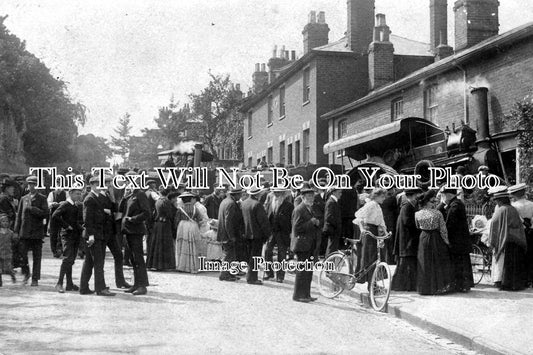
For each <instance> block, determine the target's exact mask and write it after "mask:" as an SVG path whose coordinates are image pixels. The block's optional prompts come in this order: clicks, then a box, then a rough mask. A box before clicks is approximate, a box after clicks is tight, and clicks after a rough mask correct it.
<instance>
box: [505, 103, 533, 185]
mask: <svg viewBox="0 0 533 355" xmlns="http://www.w3.org/2000/svg"><path fill="white" fill-rule="evenodd" d="M505 121H507V122H509V123H510V124H511V126H512V127H513V128H514V129H515V130H517V131H518V135H517V137H516V139H517V143H518V144H517V149H518V152H519V160H518V164H519V166H520V181H522V182H526V183H530V182H531V181H532V179H533V168H532V167H531V166H532V164H533V97H531V96H526V97H525V98H524V99H523V100H521V101H518V102H517V103H515V105H514V107H513V108H512V110H511V112H510V113H509V114H508V115H506V116H505ZM530 192H531V191H530Z"/></svg>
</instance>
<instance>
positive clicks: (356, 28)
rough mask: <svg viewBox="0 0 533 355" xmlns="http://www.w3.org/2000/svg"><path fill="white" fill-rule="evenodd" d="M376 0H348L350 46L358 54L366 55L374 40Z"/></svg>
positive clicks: (347, 32)
mask: <svg viewBox="0 0 533 355" xmlns="http://www.w3.org/2000/svg"><path fill="white" fill-rule="evenodd" d="M374 7H375V1H374V0H348V28H347V31H346V36H347V37H348V46H349V48H350V50H351V51H352V52H354V53H355V54H357V55H364V54H366V53H367V51H368V46H369V44H370V43H371V42H372V34H373V31H374V11H375V10H374Z"/></svg>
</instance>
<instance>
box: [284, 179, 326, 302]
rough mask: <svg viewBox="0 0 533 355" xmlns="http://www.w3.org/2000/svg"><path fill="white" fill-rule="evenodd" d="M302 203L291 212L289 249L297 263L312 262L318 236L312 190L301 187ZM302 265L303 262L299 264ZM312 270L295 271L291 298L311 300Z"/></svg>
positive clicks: (318, 223) (318, 221)
mask: <svg viewBox="0 0 533 355" xmlns="http://www.w3.org/2000/svg"><path fill="white" fill-rule="evenodd" d="M300 193H301V195H302V203H300V204H299V205H298V206H297V207H296V208H295V209H294V211H293V213H292V240H291V249H292V251H293V252H294V253H295V254H296V257H297V260H298V263H312V261H313V259H315V258H316V256H317V255H316V244H317V240H318V238H320V234H321V232H320V220H319V219H318V218H316V217H315V216H314V214H313V208H312V207H313V200H314V195H315V193H314V191H313V190H312V189H302V190H301V192H300ZM300 265H302V266H304V264H300ZM312 280H313V271H312V270H303V271H302V270H298V269H297V271H296V278H295V280H294V293H293V295H292V299H293V300H294V301H297V302H305V303H307V302H312V301H316V298H314V297H311V281H312Z"/></svg>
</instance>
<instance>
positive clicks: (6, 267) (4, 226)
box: [0, 213, 16, 286]
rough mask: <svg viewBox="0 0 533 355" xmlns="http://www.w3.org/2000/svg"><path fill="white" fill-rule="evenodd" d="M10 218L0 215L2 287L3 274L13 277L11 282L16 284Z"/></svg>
mask: <svg viewBox="0 0 533 355" xmlns="http://www.w3.org/2000/svg"><path fill="white" fill-rule="evenodd" d="M9 223H10V221H9V216H8V215H7V214H5V213H1V214H0V286H2V274H8V275H11V281H13V283H14V282H16V279H15V272H14V271H13V252H12V249H11V244H12V242H13V231H11V230H10V229H9Z"/></svg>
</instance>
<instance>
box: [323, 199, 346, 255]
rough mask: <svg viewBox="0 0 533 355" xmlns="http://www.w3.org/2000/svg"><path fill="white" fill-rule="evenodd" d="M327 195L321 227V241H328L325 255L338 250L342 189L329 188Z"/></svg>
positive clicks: (340, 228) (340, 230)
mask: <svg viewBox="0 0 533 355" xmlns="http://www.w3.org/2000/svg"><path fill="white" fill-rule="evenodd" d="M328 195H329V198H328V201H327V202H326V208H325V212H324V227H322V241H325V240H327V241H328V246H327V249H326V254H325V255H329V254H330V253H333V252H334V251H337V250H339V245H340V240H341V236H342V212H341V208H340V204H339V199H340V197H341V195H342V190H339V189H331V190H330V191H329V193H328Z"/></svg>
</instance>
